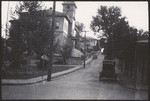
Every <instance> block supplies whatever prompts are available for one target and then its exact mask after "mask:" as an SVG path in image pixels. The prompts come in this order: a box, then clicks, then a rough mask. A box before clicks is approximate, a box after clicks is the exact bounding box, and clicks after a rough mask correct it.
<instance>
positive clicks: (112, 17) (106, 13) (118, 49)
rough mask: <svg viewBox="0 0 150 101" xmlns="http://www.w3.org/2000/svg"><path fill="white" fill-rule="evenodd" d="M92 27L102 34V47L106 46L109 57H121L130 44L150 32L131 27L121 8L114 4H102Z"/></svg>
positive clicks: (105, 49) (106, 53) (105, 51)
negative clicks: (145, 32) (108, 5)
mask: <svg viewBox="0 0 150 101" xmlns="http://www.w3.org/2000/svg"><path fill="white" fill-rule="evenodd" d="M90 27H91V29H92V30H93V31H94V32H97V33H100V34H101V35H100V38H101V39H100V47H101V48H104V54H105V55H106V56H107V58H108V59H113V58H114V57H117V58H119V57H120V55H121V54H122V53H123V51H125V50H126V49H127V47H128V46H129V44H131V43H135V42H136V41H137V40H138V39H144V37H145V38H146V37H148V34H142V35H143V36H142V35H141V33H143V30H139V32H138V30H137V29H136V28H134V27H130V26H129V24H128V22H127V21H126V17H122V15H121V9H120V8H119V7H114V6H112V7H109V8H107V6H101V7H100V8H99V9H98V11H97V15H96V16H94V17H93V20H92V21H91V25H90ZM138 34H139V35H138ZM138 36H139V38H138ZM141 36H142V37H143V38H142V37H141Z"/></svg>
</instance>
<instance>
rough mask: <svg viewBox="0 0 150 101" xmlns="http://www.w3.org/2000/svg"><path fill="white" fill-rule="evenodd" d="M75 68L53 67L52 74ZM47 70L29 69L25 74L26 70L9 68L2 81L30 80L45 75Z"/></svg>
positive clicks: (65, 66) (66, 66)
mask: <svg viewBox="0 0 150 101" xmlns="http://www.w3.org/2000/svg"><path fill="white" fill-rule="evenodd" d="M74 67H75V66H68V65H60V66H57V65H55V66H53V67H52V73H56V72H60V71H64V70H68V69H71V68H74ZM47 72H48V69H47V68H45V69H40V70H39V69H37V67H30V69H29V70H28V73H27V68H26V67H24V68H11V69H9V70H8V72H7V75H3V76H2V79H30V78H35V77H39V76H44V75H47Z"/></svg>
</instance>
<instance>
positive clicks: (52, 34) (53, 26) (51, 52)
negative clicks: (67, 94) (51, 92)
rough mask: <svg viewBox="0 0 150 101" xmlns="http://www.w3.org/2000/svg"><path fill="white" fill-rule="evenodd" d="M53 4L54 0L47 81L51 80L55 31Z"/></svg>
mask: <svg viewBox="0 0 150 101" xmlns="http://www.w3.org/2000/svg"><path fill="white" fill-rule="evenodd" d="M55 5H56V1H53V15H52V27H51V28H52V29H51V30H52V33H51V36H50V37H51V42H50V46H51V49H50V61H49V62H50V66H49V68H48V76H47V81H51V69H52V65H53V62H52V61H53V36H54V33H55V30H54V29H55V25H54V24H55Z"/></svg>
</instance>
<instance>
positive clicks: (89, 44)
mask: <svg viewBox="0 0 150 101" xmlns="http://www.w3.org/2000/svg"><path fill="white" fill-rule="evenodd" d="M84 40H85V37H82V41H81V47H82V48H84V46H85V45H84V44H85V43H84ZM97 44H98V40H97V39H95V38H92V37H86V49H87V50H94V48H95V47H96V46H97Z"/></svg>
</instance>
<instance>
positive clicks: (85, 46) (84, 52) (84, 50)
mask: <svg viewBox="0 0 150 101" xmlns="http://www.w3.org/2000/svg"><path fill="white" fill-rule="evenodd" d="M83 32H85V35H84V36H85V39H84V64H83V67H84V68H85V60H86V32H88V31H83Z"/></svg>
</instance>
